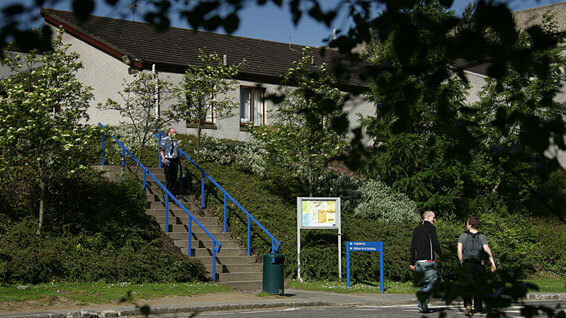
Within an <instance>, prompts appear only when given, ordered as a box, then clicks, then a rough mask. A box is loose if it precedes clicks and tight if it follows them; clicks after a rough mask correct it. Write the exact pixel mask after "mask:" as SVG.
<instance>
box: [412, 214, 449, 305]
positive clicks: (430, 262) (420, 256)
mask: <svg viewBox="0 0 566 318" xmlns="http://www.w3.org/2000/svg"><path fill="white" fill-rule="evenodd" d="M435 221H436V215H435V214H434V212H432V211H425V212H424V213H423V222H422V223H421V224H420V225H419V226H417V227H416V228H415V229H414V230H413V240H412V242H411V257H410V266H411V269H412V270H414V271H417V272H419V273H421V275H422V277H421V279H420V281H419V283H418V286H419V289H418V291H417V298H418V302H419V303H418V308H419V312H421V313H428V312H429V310H428V302H429V300H430V291H431V289H432V287H433V285H434V283H435V282H436V280H437V279H438V273H437V270H436V257H435V256H434V254H435V252H436V254H437V255H438V256H439V257H441V256H442V249H441V248H440V243H439V242H438V236H437V234H436V227H434V225H433V224H434V222H435Z"/></svg>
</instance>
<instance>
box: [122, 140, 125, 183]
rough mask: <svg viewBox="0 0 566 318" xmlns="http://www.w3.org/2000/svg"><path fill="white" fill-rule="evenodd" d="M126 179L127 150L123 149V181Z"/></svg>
mask: <svg viewBox="0 0 566 318" xmlns="http://www.w3.org/2000/svg"><path fill="white" fill-rule="evenodd" d="M125 177H126V150H125V149H124V148H122V180H124V178H125Z"/></svg>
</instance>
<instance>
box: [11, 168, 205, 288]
mask: <svg viewBox="0 0 566 318" xmlns="http://www.w3.org/2000/svg"><path fill="white" fill-rule="evenodd" d="M60 186H61V187H60V188H58V191H59V192H58V195H57V196H55V195H52V200H50V202H49V206H48V209H47V211H48V212H47V213H46V225H45V228H44V230H43V231H42V233H41V234H40V235H38V234H36V230H37V220H36V219H35V218H34V217H26V218H24V219H22V220H19V221H13V222H12V223H11V224H10V225H7V226H5V227H4V231H3V234H2V236H1V237H0V241H1V245H0V277H1V278H2V281H3V282H6V283H14V284H15V283H32V284H38V283H45V282H51V281H53V280H56V281H98V280H104V281H106V282H132V283H141V282H187V281H194V280H202V279H205V274H206V271H205V269H204V266H203V265H202V263H200V262H198V261H195V260H193V259H189V258H187V257H185V256H183V255H182V254H181V253H180V251H179V250H178V249H177V248H175V247H174V246H172V243H171V241H170V240H168V239H167V238H166V237H165V236H164V234H163V233H161V231H160V229H159V227H158V225H157V224H155V223H153V222H152V221H151V220H150V219H149V217H148V216H146V214H145V194H144V192H143V190H142V189H141V186H140V184H139V182H137V181H136V180H127V181H126V182H123V183H122V182H119V183H114V182H108V181H103V180H100V179H98V178H96V177H92V176H89V177H85V178H83V179H74V180H73V182H70V181H67V182H62V183H61V184H60ZM54 198H56V200H55V199H54Z"/></svg>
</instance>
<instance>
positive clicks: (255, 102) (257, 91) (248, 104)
mask: <svg viewBox="0 0 566 318" xmlns="http://www.w3.org/2000/svg"><path fill="white" fill-rule="evenodd" d="M264 93H265V89H264V88H259V87H252V86H241V87H240V125H241V126H245V125H247V124H254V125H256V126H260V125H264V124H265V102H264V99H263V94H264Z"/></svg>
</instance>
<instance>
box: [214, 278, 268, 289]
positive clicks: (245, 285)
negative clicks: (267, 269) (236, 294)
mask: <svg viewBox="0 0 566 318" xmlns="http://www.w3.org/2000/svg"><path fill="white" fill-rule="evenodd" d="M220 283H221V284H222V285H226V286H228V287H230V288H234V289H239V290H257V291H259V290H261V289H262V288H263V285H262V281H261V280H254V281H240V282H220Z"/></svg>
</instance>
